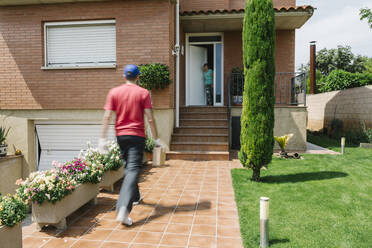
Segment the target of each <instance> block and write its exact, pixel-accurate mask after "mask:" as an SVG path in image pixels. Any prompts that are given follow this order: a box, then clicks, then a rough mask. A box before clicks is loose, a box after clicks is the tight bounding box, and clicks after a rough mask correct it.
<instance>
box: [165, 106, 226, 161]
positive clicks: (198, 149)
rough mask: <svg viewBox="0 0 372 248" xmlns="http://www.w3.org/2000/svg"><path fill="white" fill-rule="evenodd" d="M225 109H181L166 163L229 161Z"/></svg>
mask: <svg viewBox="0 0 372 248" xmlns="http://www.w3.org/2000/svg"><path fill="white" fill-rule="evenodd" d="M227 120H228V119H227V108H226V107H182V108H180V127H179V128H175V129H174V132H173V135H172V140H171V146H170V150H171V151H170V152H168V153H167V159H182V160H196V161H202V160H229V144H228V121H227Z"/></svg>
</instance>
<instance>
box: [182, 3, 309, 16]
mask: <svg viewBox="0 0 372 248" xmlns="http://www.w3.org/2000/svg"><path fill="white" fill-rule="evenodd" d="M274 10H275V12H292V11H309V10H310V11H313V10H314V7H312V6H310V5H302V6H292V7H276V8H274ZM244 11H245V10H244V9H217V10H198V11H195V10H194V11H183V12H181V15H200V14H236V13H244Z"/></svg>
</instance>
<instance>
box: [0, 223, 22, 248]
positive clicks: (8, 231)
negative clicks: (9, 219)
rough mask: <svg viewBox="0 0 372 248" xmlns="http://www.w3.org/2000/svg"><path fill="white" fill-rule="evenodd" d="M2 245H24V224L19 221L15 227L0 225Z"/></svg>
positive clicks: (17, 246)
mask: <svg viewBox="0 0 372 248" xmlns="http://www.w3.org/2000/svg"><path fill="white" fill-rule="evenodd" d="M0 240H1V243H0V246H1V247H7V248H21V247H22V225H21V223H18V224H17V225H15V226H13V227H8V226H0Z"/></svg>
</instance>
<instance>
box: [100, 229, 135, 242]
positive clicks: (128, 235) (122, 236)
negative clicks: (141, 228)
mask: <svg viewBox="0 0 372 248" xmlns="http://www.w3.org/2000/svg"><path fill="white" fill-rule="evenodd" d="M136 234H137V232H132V231H121V230H115V231H113V232H112V233H111V234H110V236H109V237H108V238H107V241H116V242H124V243H130V242H132V240H133V239H134V237H135V236H136Z"/></svg>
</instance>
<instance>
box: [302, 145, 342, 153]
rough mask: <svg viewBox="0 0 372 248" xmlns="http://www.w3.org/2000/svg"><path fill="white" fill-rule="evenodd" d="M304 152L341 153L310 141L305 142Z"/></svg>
mask: <svg viewBox="0 0 372 248" xmlns="http://www.w3.org/2000/svg"><path fill="white" fill-rule="evenodd" d="M306 146H307V147H306V153H307V154H332V155H338V154H341V153H339V152H335V151H332V150H329V149H326V148H323V147H321V146H317V145H314V144H312V143H309V142H306Z"/></svg>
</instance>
